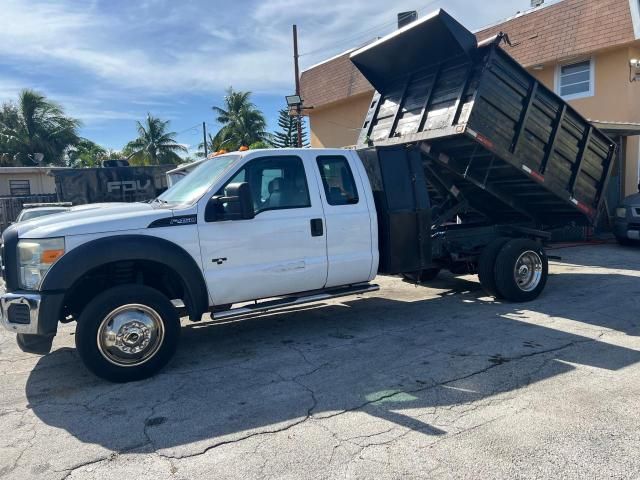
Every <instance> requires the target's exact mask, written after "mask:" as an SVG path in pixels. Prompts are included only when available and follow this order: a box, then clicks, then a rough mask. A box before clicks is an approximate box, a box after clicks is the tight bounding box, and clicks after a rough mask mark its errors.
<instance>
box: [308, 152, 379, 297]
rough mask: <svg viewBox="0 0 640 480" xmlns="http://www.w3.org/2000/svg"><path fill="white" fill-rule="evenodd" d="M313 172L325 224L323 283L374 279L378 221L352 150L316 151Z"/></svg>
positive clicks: (332, 284)
mask: <svg viewBox="0 0 640 480" xmlns="http://www.w3.org/2000/svg"><path fill="white" fill-rule="evenodd" d="M315 172H316V174H317V178H318V184H319V185H320V194H321V196H322V200H323V203H324V213H325V220H326V226H327V228H326V232H327V256H328V258H329V272H328V276H327V285H326V286H327V287H333V286H337V285H348V284H351V283H360V282H365V281H368V280H371V279H373V277H375V275H376V270H377V265H378V254H377V221H376V216H375V207H374V205H373V197H372V195H371V188H370V186H369V185H368V184H365V182H368V180H367V178H366V172H364V169H363V167H362V163H360V160H359V159H358V158H357V157H356V154H355V153H354V152H351V151H343V152H337V153H331V154H329V153H326V154H325V153H322V154H318V153H317V152H315ZM363 177H364V178H363Z"/></svg>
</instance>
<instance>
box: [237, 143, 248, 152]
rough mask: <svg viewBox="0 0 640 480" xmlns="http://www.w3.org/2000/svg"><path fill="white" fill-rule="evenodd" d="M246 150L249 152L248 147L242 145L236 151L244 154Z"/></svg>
mask: <svg viewBox="0 0 640 480" xmlns="http://www.w3.org/2000/svg"><path fill="white" fill-rule="evenodd" d="M247 150H249V147H247V146H246V145H242V146H241V147H240V148H239V149H238V151H239V152H246V151H247Z"/></svg>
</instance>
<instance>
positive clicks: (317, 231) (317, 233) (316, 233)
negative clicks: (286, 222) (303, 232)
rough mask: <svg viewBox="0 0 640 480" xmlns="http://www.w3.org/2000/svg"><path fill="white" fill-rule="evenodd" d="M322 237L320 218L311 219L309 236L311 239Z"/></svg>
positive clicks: (322, 229)
mask: <svg viewBox="0 0 640 480" xmlns="http://www.w3.org/2000/svg"><path fill="white" fill-rule="evenodd" d="M322 235H324V228H323V226H322V219H321V218H312V219H311V236H312V237H321V236H322Z"/></svg>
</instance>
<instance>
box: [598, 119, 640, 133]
mask: <svg viewBox="0 0 640 480" xmlns="http://www.w3.org/2000/svg"><path fill="white" fill-rule="evenodd" d="M589 121H590V122H591V124H592V125H593V126H594V127H596V128H597V129H599V130H602V131H603V132H604V133H605V134H607V135H608V136H610V137H615V136H620V137H633V136H635V135H640V123H633V122H605V121H602V120H589Z"/></svg>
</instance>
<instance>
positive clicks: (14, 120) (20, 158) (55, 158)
mask: <svg viewBox="0 0 640 480" xmlns="http://www.w3.org/2000/svg"><path fill="white" fill-rule="evenodd" d="M79 127H80V122H79V121H78V120H76V119H74V118H70V117H67V116H66V115H65V113H64V110H63V108H62V107H61V106H60V105H58V104H57V103H55V102H52V101H51V100H47V98H46V97H45V96H44V95H41V94H40V93H38V92H35V91H33V90H29V89H25V90H22V92H20V96H19V97H18V103H17V104H14V103H4V104H3V105H2V108H1V109H0V153H1V154H3V155H4V157H5V158H7V157H8V158H11V159H12V163H13V164H14V165H15V164H17V165H34V164H54V165H62V164H63V163H64V154H65V151H66V150H67V149H68V148H69V147H70V146H73V145H76V144H77V143H78V142H79V141H80V138H79V137H78V128H79ZM40 157H41V158H42V160H41V161H38V160H37V159H38V158H40Z"/></svg>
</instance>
